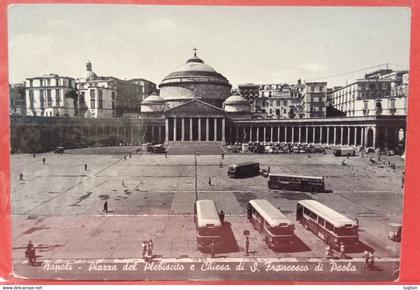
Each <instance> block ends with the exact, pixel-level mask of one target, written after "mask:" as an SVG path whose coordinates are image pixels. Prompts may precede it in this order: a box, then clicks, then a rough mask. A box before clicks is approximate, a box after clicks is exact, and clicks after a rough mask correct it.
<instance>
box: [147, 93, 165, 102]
mask: <svg viewBox="0 0 420 290" xmlns="http://www.w3.org/2000/svg"><path fill="white" fill-rule="evenodd" d="M141 103H142V104H161V103H165V100H164V99H162V98H161V97H160V96H159V95H158V94H156V93H153V94H151V95H150V96H148V97H147V98H145V99H144V100H143V101H142V102H141Z"/></svg>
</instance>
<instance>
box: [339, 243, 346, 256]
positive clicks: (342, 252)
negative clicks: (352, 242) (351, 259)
mask: <svg viewBox="0 0 420 290" xmlns="http://www.w3.org/2000/svg"><path fill="white" fill-rule="evenodd" d="M340 259H346V253H345V246H344V244H343V243H342V242H341V243H340Z"/></svg>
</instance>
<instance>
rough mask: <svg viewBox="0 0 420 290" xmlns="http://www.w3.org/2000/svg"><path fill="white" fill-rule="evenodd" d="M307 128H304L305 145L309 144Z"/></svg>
mask: <svg viewBox="0 0 420 290" xmlns="http://www.w3.org/2000/svg"><path fill="white" fill-rule="evenodd" d="M308 133H309V127H308V126H306V128H305V139H306V144H308V142H309V136H308V135H309V134H308Z"/></svg>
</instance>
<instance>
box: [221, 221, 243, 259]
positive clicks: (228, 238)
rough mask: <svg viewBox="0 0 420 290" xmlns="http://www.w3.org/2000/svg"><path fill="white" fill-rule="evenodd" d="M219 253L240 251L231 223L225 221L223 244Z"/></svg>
mask: <svg viewBox="0 0 420 290" xmlns="http://www.w3.org/2000/svg"><path fill="white" fill-rule="evenodd" d="M217 252H218V253H235V252H239V246H238V243H237V242H236V239H235V235H234V234H233V231H232V228H231V223H229V222H223V225H222V244H221V246H220V249H219V250H218V251H217Z"/></svg>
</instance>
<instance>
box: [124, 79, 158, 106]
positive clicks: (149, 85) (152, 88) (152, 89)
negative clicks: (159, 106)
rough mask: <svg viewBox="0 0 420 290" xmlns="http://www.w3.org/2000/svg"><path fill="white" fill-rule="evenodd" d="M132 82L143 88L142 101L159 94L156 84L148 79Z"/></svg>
mask: <svg viewBox="0 0 420 290" xmlns="http://www.w3.org/2000/svg"><path fill="white" fill-rule="evenodd" d="M130 82H132V83H135V84H137V85H139V86H141V93H142V101H143V100H144V99H145V98H146V97H147V96H149V95H151V94H153V93H157V92H158V88H157V86H156V84H155V83H154V82H151V81H149V80H146V79H141V78H139V79H131V80H130Z"/></svg>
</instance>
